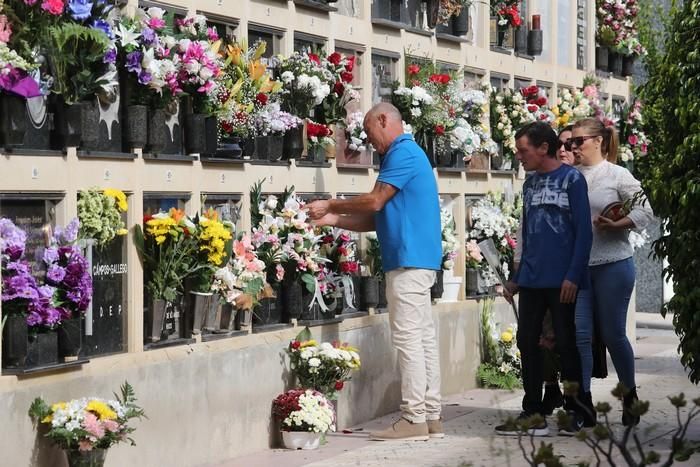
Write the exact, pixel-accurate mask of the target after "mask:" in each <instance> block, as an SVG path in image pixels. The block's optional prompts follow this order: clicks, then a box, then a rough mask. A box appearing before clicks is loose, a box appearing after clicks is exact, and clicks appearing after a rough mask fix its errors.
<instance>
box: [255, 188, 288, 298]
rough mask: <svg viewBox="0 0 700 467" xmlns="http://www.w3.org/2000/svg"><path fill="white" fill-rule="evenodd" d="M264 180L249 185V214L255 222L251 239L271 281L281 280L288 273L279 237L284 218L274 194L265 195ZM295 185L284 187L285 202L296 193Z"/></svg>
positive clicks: (271, 282)
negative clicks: (263, 194)
mask: <svg viewBox="0 0 700 467" xmlns="http://www.w3.org/2000/svg"><path fill="white" fill-rule="evenodd" d="M263 181H264V180H260V181H258V182H256V183H255V184H254V185H253V187H252V188H251V189H250V198H251V200H250V217H251V224H252V226H253V229H252V234H251V243H252V244H253V247H254V250H255V253H256V255H257V256H258V259H260V260H261V261H262V262H263V263H264V264H265V271H266V276H267V280H266V282H267V283H268V284H270V285H272V284H277V283H280V282H282V280H283V279H284V275H285V270H284V267H283V264H282V263H283V261H284V253H283V251H282V241H281V239H280V235H281V230H282V227H283V226H284V220H283V219H282V218H281V216H280V215H279V214H280V210H281V205H282V204H281V203H280V200H278V199H277V197H276V196H275V195H268V196H267V197H266V198H265V199H263V197H262V184H263ZM293 191H294V187H292V188H291V189H285V191H284V193H283V194H282V202H285V201H286V199H287V198H288V197H289V196H290V195H291V193H293Z"/></svg>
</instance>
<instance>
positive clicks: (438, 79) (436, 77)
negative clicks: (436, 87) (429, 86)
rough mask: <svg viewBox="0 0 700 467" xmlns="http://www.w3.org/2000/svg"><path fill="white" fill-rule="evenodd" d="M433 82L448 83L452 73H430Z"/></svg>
mask: <svg viewBox="0 0 700 467" xmlns="http://www.w3.org/2000/svg"><path fill="white" fill-rule="evenodd" d="M428 79H429V80H430V82H431V83H436V84H447V83H449V82H450V75H446V74H440V75H430V78H428Z"/></svg>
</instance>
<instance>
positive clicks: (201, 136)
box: [185, 113, 207, 154]
mask: <svg viewBox="0 0 700 467" xmlns="http://www.w3.org/2000/svg"><path fill="white" fill-rule="evenodd" d="M206 119H207V115H206V114H199V113H194V114H187V115H185V150H186V151H187V152H188V153H189V154H204V152H205V151H206V149H207V137H206V125H205V121H206Z"/></svg>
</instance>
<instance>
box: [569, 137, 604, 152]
mask: <svg viewBox="0 0 700 467" xmlns="http://www.w3.org/2000/svg"><path fill="white" fill-rule="evenodd" d="M598 136H599V135H588V136H576V137H575V138H569V139H567V140H566V143H564V148H566V150H567V151H571V149H572V148H575V147H576V148H579V147H581V146H583V143H585V142H586V141H588V140H589V139H591V138H597V137H598Z"/></svg>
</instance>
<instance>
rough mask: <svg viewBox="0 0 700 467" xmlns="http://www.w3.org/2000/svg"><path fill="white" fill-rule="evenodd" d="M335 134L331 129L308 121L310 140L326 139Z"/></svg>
mask: <svg viewBox="0 0 700 467" xmlns="http://www.w3.org/2000/svg"><path fill="white" fill-rule="evenodd" d="M331 134H333V132H332V131H331V129H330V128H328V127H327V126H326V125H324V124H322V123H314V122H312V121H311V120H308V121H307V123H306V135H307V137H308V138H314V137H315V138H324V137H326V136H330V135H331Z"/></svg>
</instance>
